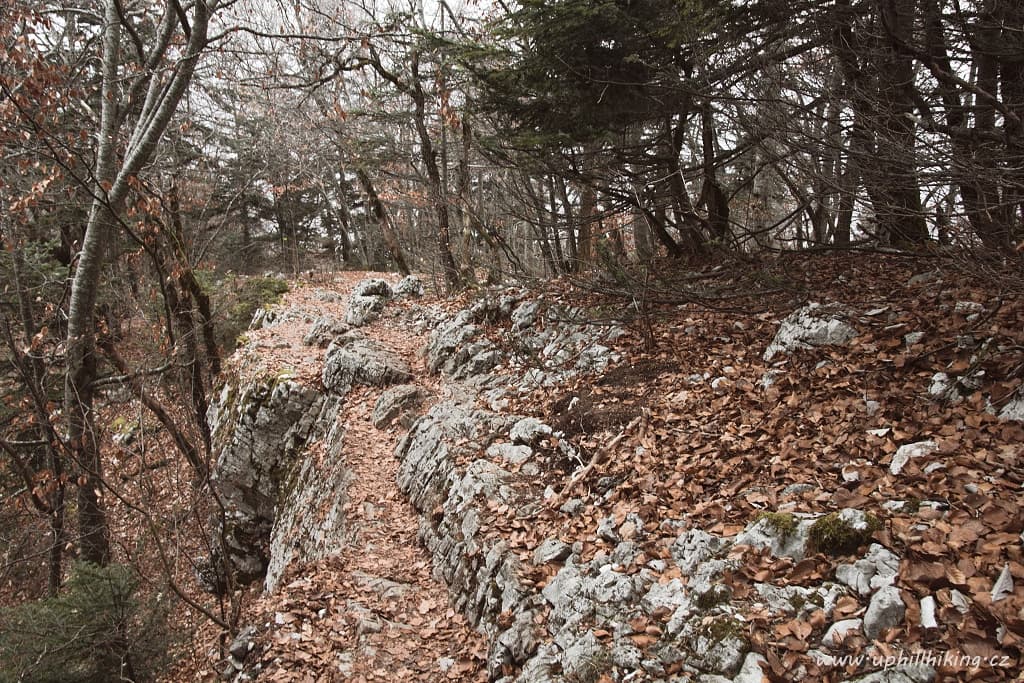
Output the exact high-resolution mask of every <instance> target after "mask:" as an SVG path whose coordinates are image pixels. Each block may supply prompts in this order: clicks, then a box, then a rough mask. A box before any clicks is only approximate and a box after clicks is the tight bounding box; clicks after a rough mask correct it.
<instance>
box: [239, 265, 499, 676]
mask: <svg viewBox="0 0 1024 683" xmlns="http://www.w3.org/2000/svg"><path fill="white" fill-rule="evenodd" d="M372 275H378V274H370V273H352V274H345V276H344V277H345V282H344V283H343V284H334V285H333V286H331V287H330V289H332V290H334V291H336V292H338V294H340V295H342V296H343V297H344V298H345V299H346V300H347V297H348V293H349V291H350V289H351V287H352V286H353V285H354V284H355V283H356V282H358V281H359V280H362V279H364V278H365V277H369V276H372ZM388 279H389V280H393V279H394V277H393V276H389V277H388ZM308 299H309V297H308V292H302V291H296V292H295V293H294V295H293V296H291V297H288V298H286V301H285V305H295V303H296V302H300V301H303V300H307V301H308ZM390 306H392V307H394V308H395V309H398V308H399V307H401V306H403V304H401V303H399V302H395V303H393V304H391V305H390ZM332 308H334V309H335V311H333V312H339V313H343V309H344V306H341V307H340V309H341V310H338V309H339V307H333V306H332ZM309 312H310V313H311V314H313V315H316V314H320V313H323V312H324V310H323V309H322V308H320V309H319V310H312V311H309ZM285 325H287V326H289V327H291V328H292V329H288V330H286V329H281V328H282V327H283V326H285ZM308 327H309V325H308V323H305V322H304V321H302V320H296V321H294V322H291V321H289V322H286V323H282V324H281V325H280V326H278V327H277V328H275V329H276V332H275V334H274V339H275V340H276V341H275V345H276V350H277V351H278V355H279V356H281V357H288V356H290V357H291V358H292V361H293V364H294V361H295V356H294V355H292V354H293V353H294V354H298V353H303V352H305V353H306V354H309V353H310V349H309V347H305V349H302V348H295V346H294V345H295V344H296V343H298V344H301V337H302V335H303V334H305V332H306V331H307V330H308ZM361 329H362V330H363V332H365V333H366V334H367V335H368V336H370V337H372V338H373V339H375V340H376V341H378V342H379V343H381V344H382V345H384V346H386V347H388V348H391V349H392V350H394V351H396V352H398V353H400V354H401V355H402V356H403V357H404V358H405V359H406V361H407V362H408V363H409V365H410V366H411V367H412V368H413V372H414V376H415V380H414V381H416V382H417V383H419V384H421V385H423V386H425V387H426V388H427V389H428V390H433V389H435V388H436V387H434V386H432V381H431V380H430V379H429V378H427V377H426V372H425V370H424V368H423V362H422V359H421V358H420V357H419V354H418V351H419V349H420V348H421V347H422V345H423V342H424V338H423V336H421V335H416V334H414V333H413V332H412V331H411V330H409V329H407V328H406V327H405V326H404V325H402V324H401V322H400V321H399V320H398V319H396V318H394V317H386V318H385V319H383V320H379V321H377V322H375V323H373V324H371V325H368V326H365V327H363V328H361ZM286 342H287V344H288V346H287V347H285V346H284V345H283V344H285V343H286ZM320 362H322V357H321V359H320ZM300 374H302V375H307V376H308V374H309V373H307V372H300ZM380 393H381V390H380V389H377V388H366V387H359V388H356V389H354V390H353V391H352V392H351V393H350V394H349V395H348V396H347V397H346V399H345V405H344V406H343V408H342V410H341V413H340V415H339V419H340V420H342V421H343V422H344V423H345V435H344V446H343V450H342V457H343V458H344V460H345V462H346V464H347V467H348V468H349V469H350V471H351V480H350V484H349V487H348V490H347V494H346V495H347V499H348V500H347V502H346V504H345V508H344V510H345V515H346V519H347V526H348V528H349V530H350V531H349V533H348V538H347V542H346V544H345V545H344V547H342V548H339V549H338V550H337V552H336V554H334V555H332V556H330V557H328V558H326V559H324V560H321V561H319V562H316V563H312V564H299V565H298V566H296V565H295V564H293V565H292V566H291V567H289V569H288V570H287V571H286V573H285V576H284V577H283V579H282V581H281V583H280V588H279V589H278V590H277V591H275V592H274V593H272V594H270V595H265V596H262V597H261V598H259V600H258V602H257V604H256V605H255V608H256V609H255V613H256V614H262V615H263V619H264V622H269V623H272V624H273V627H272V628H271V629H270V632H271V635H270V636H269V638H268V637H266V636H264V637H262V638H261V642H260V645H259V646H260V647H263V648H265V653H264V655H263V657H262V661H263V662H264V665H263V672H262V673H261V674H260V676H259V679H258V680H266V681H303V682H305V681H353V682H355V683H358V682H363V681H366V682H369V681H403V682H407V681H444V680H456V681H484V680H486V673H485V671H484V658H485V657H486V643H485V641H484V638H483V636H481V635H480V634H479V633H477V632H475V631H474V630H473V629H472V628H470V627H469V626H468V625H467V624H466V622H465V619H464V618H463V617H462V615H461V614H459V613H457V612H456V611H455V610H454V609H452V608H451V607H450V605H449V602H448V593H447V589H446V587H445V586H444V585H443V584H442V583H440V582H439V581H437V580H435V579H434V578H433V577H432V576H431V560H430V556H429V554H428V553H427V551H426V550H425V549H424V548H423V547H422V546H421V545H420V544H419V542H418V540H417V527H418V521H417V517H416V512H415V510H414V509H413V507H412V505H411V504H410V503H409V502H408V501H407V500H406V499H405V497H404V496H403V495H402V494H401V493H400V492H399V490H398V487H397V484H396V474H397V470H398V461H397V460H396V458H395V455H394V453H395V447H396V445H397V443H398V441H399V439H400V438H401V435H402V433H403V431H404V430H403V429H402V428H401V427H400V426H398V425H397V424H396V425H392V426H389V427H387V428H385V429H383V430H379V429H376V428H375V427H374V426H373V424H372V421H371V413H372V411H373V406H374V404H375V403H376V401H377V398H378V396H379V395H380ZM322 447H323V444H318V445H317V446H315V447H314V448H322ZM316 455H318V453H316V452H315V451H314V452H313V453H311V456H312V457H316Z"/></svg>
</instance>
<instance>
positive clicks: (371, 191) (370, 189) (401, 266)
mask: <svg viewBox="0 0 1024 683" xmlns="http://www.w3.org/2000/svg"><path fill="white" fill-rule="evenodd" d="M356 177H357V178H359V184H360V185H362V186H363V192H365V193H366V201H367V203H368V204H369V205H370V214H371V215H372V216H373V220H374V221H375V222H376V223H377V227H378V228H380V235H381V238H383V240H384V246H386V247H387V248H388V251H389V252H391V258H393V259H394V260H395V265H396V266H398V270H399V272H401V273H402V275H408V274H409V273H411V272H412V271H411V270H409V266H408V264H407V263H406V261H405V255H404V254H403V253H402V245H401V244H399V243H398V238H397V237H395V232H394V230H392V229H391V221H390V220H389V218H388V212H387V209H385V208H384V203H383V202H382V201H381V200H380V196H379V195H378V194H377V188H376V187H374V185H373V181H372V180H370V176H369V174H368V173H367V172H366V171H364V170H363V169H362V168H357V169H356Z"/></svg>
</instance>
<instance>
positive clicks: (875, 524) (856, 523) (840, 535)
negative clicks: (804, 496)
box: [810, 512, 882, 555]
mask: <svg viewBox="0 0 1024 683" xmlns="http://www.w3.org/2000/svg"><path fill="white" fill-rule="evenodd" d="M851 516H852V515H849V514H844V513H841V512H832V513H830V514H827V515H825V516H824V517H821V518H819V519H818V520H817V521H815V522H814V524H813V525H812V526H811V530H810V544H811V547H812V548H814V549H815V550H817V551H819V552H822V553H825V554H827V555H849V554H851V553H854V552H856V551H857V549H858V548H860V547H861V546H862V545H864V544H866V543H867V542H868V541H869V540H871V535H872V534H873V533H875V532H876V531H878V530H879V529H881V528H882V523H881V521H879V519H878V518H877V517H875V516H874V515H872V514H871V513H869V512H865V513H862V514H861V515H860V516H859V517H860V519H851Z"/></svg>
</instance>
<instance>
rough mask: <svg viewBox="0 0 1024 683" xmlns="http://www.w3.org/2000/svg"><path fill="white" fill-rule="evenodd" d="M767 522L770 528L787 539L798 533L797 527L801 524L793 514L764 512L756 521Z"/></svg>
mask: <svg viewBox="0 0 1024 683" xmlns="http://www.w3.org/2000/svg"><path fill="white" fill-rule="evenodd" d="M762 519H763V520H766V521H767V522H768V526H770V527H771V528H772V529H774V530H775V531H777V532H779V533H780V534H781V535H782V538H786V537H788V536H790V535H791V534H793V533H794V532H796V530H797V527H798V526H799V525H800V523H799V522H798V521H797V518H796V515H794V514H793V513H791V512H762V513H761V514H759V515H758V516H757V517H756V518H755V520H756V521H760V520H762Z"/></svg>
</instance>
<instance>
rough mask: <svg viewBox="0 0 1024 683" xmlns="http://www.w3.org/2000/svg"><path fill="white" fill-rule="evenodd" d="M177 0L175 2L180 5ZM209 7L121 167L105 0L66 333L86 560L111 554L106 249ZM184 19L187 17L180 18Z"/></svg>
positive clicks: (152, 90) (162, 36) (71, 439)
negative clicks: (103, 332)
mask: <svg viewBox="0 0 1024 683" xmlns="http://www.w3.org/2000/svg"><path fill="white" fill-rule="evenodd" d="M174 4H176V3H174ZM210 11H211V6H210V5H209V4H208V3H207V2H206V1H205V0H196V2H195V3H194V4H193V16H192V24H191V26H190V27H189V29H188V31H187V32H186V33H187V35H188V40H187V43H186V44H185V45H184V46H183V47H182V48H181V50H182V55H183V56H182V57H181V58H180V60H179V61H178V62H177V66H176V68H175V70H174V71H173V72H172V75H171V76H170V77H169V80H168V81H167V82H161V81H160V80H159V78H158V77H157V74H156V73H150V74H148V77H149V78H150V79H151V80H150V82H149V85H148V90H147V94H146V98H145V101H144V102H143V103H142V107H141V110H140V112H139V118H138V122H137V123H136V126H135V129H134V130H133V132H132V134H131V136H130V138H129V141H128V145H127V148H126V149H125V152H124V157H123V161H122V162H121V165H120V168H118V167H117V166H116V162H117V159H116V157H117V137H118V129H119V126H120V124H121V119H120V114H121V94H122V93H121V82H120V74H119V67H120V64H121V59H120V41H121V30H122V26H121V16H120V6H119V3H118V2H117V0H106V1H105V2H104V28H103V37H102V43H101V45H102V56H101V73H102V76H103V87H102V94H101V107H100V127H99V132H98V139H97V141H96V169H95V172H94V177H95V180H96V186H95V188H94V197H95V199H94V200H93V203H92V207H91V208H90V211H89V218H88V222H87V224H86V228H85V233H84V236H83V238H82V248H81V251H80V253H79V255H78V266H77V268H76V269H75V275H74V278H73V280H72V283H71V294H70V302H69V305H68V333H67V355H66V363H67V367H66V380H65V388H64V410H65V415H66V419H67V437H68V438H67V441H68V444H69V448H70V451H71V457H72V460H73V462H74V464H75V466H76V468H77V470H78V526H79V536H80V539H79V543H80V547H81V557H82V559H84V560H86V561H89V562H94V563H96V564H106V563H107V562H108V561H109V559H110V544H109V540H108V538H107V519H106V513H105V510H104V507H103V500H102V490H103V470H102V462H101V459H100V452H99V444H98V443H97V441H96V432H95V413H94V410H93V398H94V396H93V388H92V382H93V380H94V379H95V377H96V368H97V358H96V328H95V324H94V320H93V315H94V312H95V309H96V294H97V291H98V289H99V284H100V274H101V272H102V269H103V264H104V261H105V256H106V255H105V253H104V251H105V248H106V246H107V244H108V243H109V242H110V238H111V236H112V230H113V226H114V224H115V223H116V222H117V214H118V212H119V210H120V207H121V205H122V204H123V202H124V199H125V197H126V196H127V194H128V190H129V181H130V179H131V178H132V177H134V176H135V175H136V174H137V173H138V172H139V171H140V170H141V169H142V167H143V166H144V165H145V164H146V163H147V162H148V161H149V159H150V158H151V157H152V154H153V152H154V150H155V149H156V146H157V143H158V142H159V141H160V138H161V136H162V135H163V132H164V130H165V129H166V128H167V124H168V123H169V122H170V120H171V117H172V116H173V114H174V111H175V110H176V109H177V105H178V102H179V101H180V100H181V98H182V96H183V95H184V94H185V91H186V89H187V87H188V84H189V82H190V81H191V79H192V74H193V73H194V71H195V65H196V61H197V59H198V57H199V54H200V52H201V50H202V49H203V48H204V47H205V45H206V34H207V28H208V25H209V17H210ZM178 21H179V17H178V15H177V13H176V12H175V8H174V7H172V6H171V5H170V4H168V6H167V7H166V8H165V13H164V18H163V20H162V21H161V25H160V27H159V29H158V41H159V42H158V44H157V45H155V46H154V47H153V52H152V55H151V57H150V61H151V62H154V66H156V62H159V60H160V59H161V58H162V56H163V54H164V52H165V50H166V49H167V45H168V44H169V43H170V38H171V35H172V33H173V28H174V26H175V25H176V24H177V22H178ZM181 21H182V22H184V18H183V17H182V18H181Z"/></svg>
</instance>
